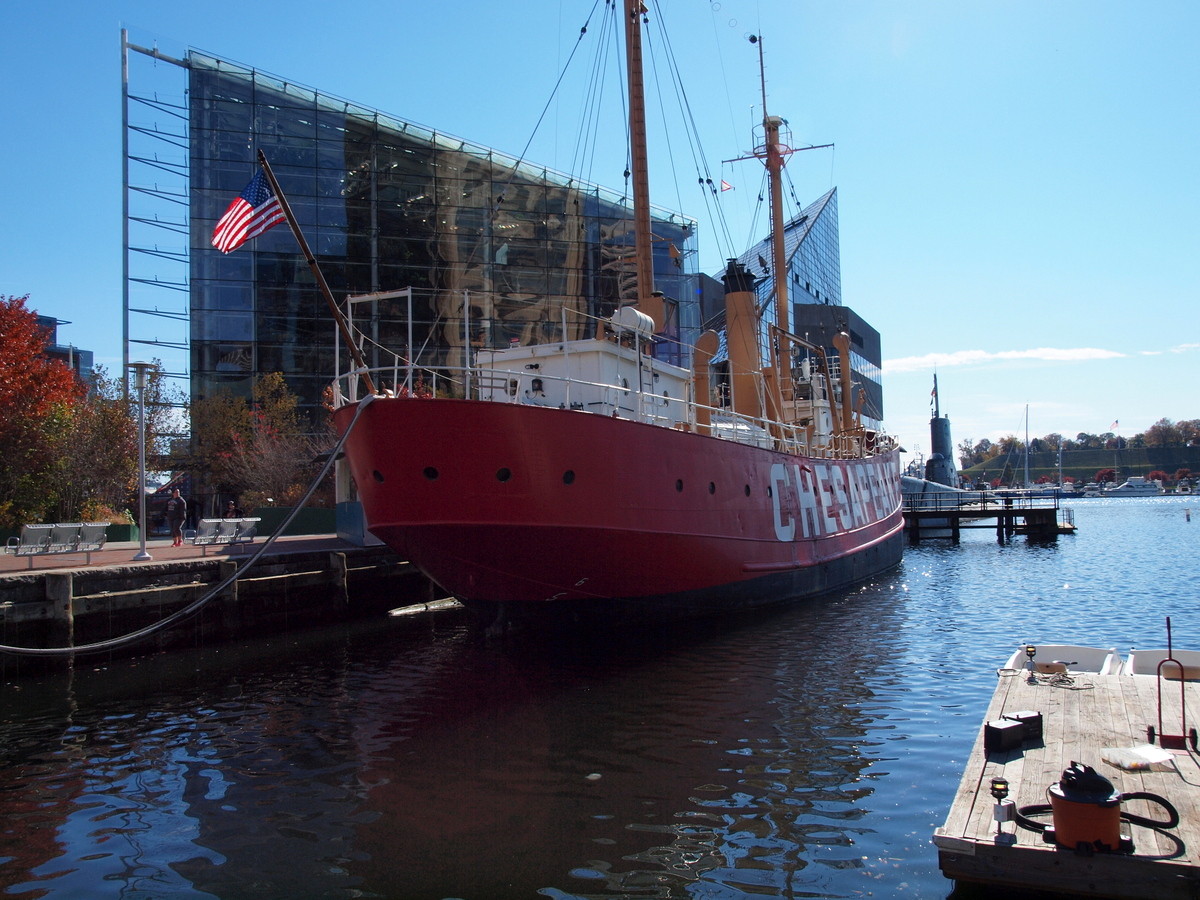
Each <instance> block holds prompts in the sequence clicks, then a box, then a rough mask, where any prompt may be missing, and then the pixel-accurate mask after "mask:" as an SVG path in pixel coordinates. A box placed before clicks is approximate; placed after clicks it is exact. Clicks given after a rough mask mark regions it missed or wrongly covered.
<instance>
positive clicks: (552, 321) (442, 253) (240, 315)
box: [127, 44, 699, 421]
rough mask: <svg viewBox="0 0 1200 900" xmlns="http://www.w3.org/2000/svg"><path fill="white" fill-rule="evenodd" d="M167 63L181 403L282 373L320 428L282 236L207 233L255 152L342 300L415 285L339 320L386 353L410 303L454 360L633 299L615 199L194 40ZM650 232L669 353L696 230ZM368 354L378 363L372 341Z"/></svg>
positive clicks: (300, 293)
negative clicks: (175, 140)
mask: <svg viewBox="0 0 1200 900" xmlns="http://www.w3.org/2000/svg"><path fill="white" fill-rule="evenodd" d="M127 47H128V49H129V50H134V51H137V50H139V49H140V48H137V47H133V46H131V45H128V44H127ZM127 52H128V50H127ZM141 52H142V53H143V54H149V55H154V54H157V51H147V50H144V49H141ZM155 58H156V59H159V60H162V59H163V58H164V57H163V55H162V54H157V55H156V56H155ZM167 61H169V62H174V63H175V64H176V65H178V66H179V67H180V68H181V69H183V70H184V71H185V72H186V79H187V91H186V115H187V122H188V128H187V141H186V146H187V170H188V172H187V174H188V178H187V201H188V213H187V215H188V234H189V246H188V248H187V255H188V259H187V261H186V263H187V269H188V271H187V278H186V283H187V298H188V308H187V314H188V320H189V323H190V328H189V334H188V345H189V351H188V357H189V361H188V366H189V370H190V379H189V380H190V393H191V396H192V398H193V399H195V398H199V397H204V396H207V395H210V394H212V393H214V392H216V391H232V392H235V393H240V394H247V393H248V392H249V389H250V385H251V384H252V383H253V381H254V379H255V378H256V377H258V376H261V375H263V374H266V373H270V372H281V373H283V375H284V377H285V379H286V381H287V383H288V386H289V388H290V389H291V390H292V391H293V392H295V393H296V394H297V395H298V396H299V398H300V401H301V407H302V408H303V409H305V410H306V411H307V412H308V413H309V415H310V417H311V418H312V419H313V421H317V420H318V419H319V417H320V415H321V399H322V391H323V389H324V388H325V387H326V385H328V383H329V382H330V380H331V378H332V377H333V375H334V374H335V368H336V365H335V358H334V357H335V329H334V325H333V321H332V319H331V317H330V314H329V311H328V309H327V307H326V304H325V302H324V299H323V297H322V294H321V292H320V291H319V289H318V286H317V285H316V283H315V282H314V279H313V276H312V274H311V272H310V269H309V267H308V265H307V264H306V260H305V259H304V257H303V255H302V254H301V251H300V249H299V248H298V247H297V245H296V242H295V240H294V239H293V236H292V234H291V233H290V231H289V229H288V228H287V227H286V226H281V227H277V228H275V229H273V230H271V231H269V232H267V233H266V234H263V235H261V236H259V237H257V238H255V239H254V240H252V241H250V242H248V243H247V244H246V245H244V246H243V247H241V248H240V249H238V250H236V251H235V252H232V253H229V254H222V253H220V252H218V251H217V250H214V249H213V248H212V247H211V246H210V245H209V236H210V235H211V233H212V229H213V225H214V223H215V222H216V220H217V219H218V218H219V217H220V216H221V215H222V213H223V212H224V211H225V209H226V207H227V206H228V205H229V203H230V201H231V200H232V199H233V198H234V197H236V196H237V195H238V194H239V193H240V192H241V191H242V189H243V188H245V186H246V185H247V183H248V182H249V180H250V178H251V177H252V175H253V173H254V171H255V166H256V163H255V158H256V157H255V154H256V151H258V150H260V149H261V150H262V151H263V152H264V153H265V155H266V157H267V159H268V161H269V162H270V164H271V166H272V168H273V170H274V171H275V174H276V175H277V176H278V178H279V181H280V184H281V186H282V188H283V190H284V192H285V193H286V195H287V197H288V199H289V201H290V203H291V206H292V208H293V209H294V211H295V213H296V216H297V219H298V221H299V224H300V227H301V229H302V230H303V232H304V233H305V236H306V238H307V240H308V243H309V244H310V246H311V247H312V251H313V253H314V255H315V256H316V258H317V260H318V262H319V263H320V266H321V270H322V272H323V274H324V276H325V278H326V280H327V281H328V282H329V285H330V287H331V289H332V291H333V294H334V296H335V297H336V298H337V299H338V300H339V301H342V300H344V299H345V298H346V297H347V296H358V295H365V294H370V293H377V292H391V291H398V290H403V289H409V288H411V289H412V296H411V300H410V299H409V298H407V297H406V298H404V299H403V300H398V299H395V298H393V299H391V300H381V301H373V302H372V303H371V304H370V305H369V307H366V308H363V307H360V306H356V310H355V316H356V317H358V316H366V317H369V318H370V320H371V323H372V326H371V327H372V333H373V336H374V337H375V338H376V339H377V341H378V343H379V344H380V345H385V346H401V345H403V344H404V342H405V341H406V340H407V339H408V335H409V333H410V332H409V330H408V329H409V313H410V309H411V316H412V324H413V331H412V332H411V334H412V347H411V348H410V349H411V351H412V352H413V354H414V358H417V359H419V360H420V361H421V362H423V363H427V364H428V365H430V366H437V365H439V364H441V365H461V364H462V362H463V356H464V345H465V344H467V343H470V344H471V345H473V346H475V347H507V346H509V345H510V344H512V343H513V342H516V343H519V344H534V343H542V342H548V341H554V340H558V339H561V336H562V333H563V331H564V328H565V330H566V332H567V334H568V335H569V336H570V337H579V336H583V335H585V334H589V333H592V331H594V329H595V328H596V317H600V316H605V315H609V314H611V313H612V312H613V311H614V310H615V309H616V307H617V306H618V305H619V303H620V302H622V301H623V300H628V299H632V297H631V293H630V287H631V284H632V271H633V269H632V259H631V256H630V254H631V253H632V237H631V234H630V228H631V225H630V222H629V219H630V213H629V211H628V206H629V198H627V197H626V196H625V195H623V194H621V193H619V192H614V191H610V190H607V189H605V188H602V187H599V186H597V185H593V184H589V183H586V182H582V181H580V180H578V179H575V178H572V177H570V176H568V175H563V174H561V173H558V172H555V171H552V170H550V169H548V168H546V167H544V166H538V165H534V164H531V163H528V162H524V161H519V160H517V159H514V158H512V157H510V156H507V155H505V154H504V153H502V152H500V151H498V150H494V149H490V148H487V147H482V146H479V145H476V144H472V143H470V142H469V141H466V140H463V139H460V138H457V137H451V136H449V135H446V134H443V133H441V132H438V131H437V130H435V129H431V128H427V127H424V126H420V125H416V124H414V123H411V122H406V121H404V120H402V119H399V118H396V117H393V116H389V115H387V114H385V113H382V112H379V111H377V110H373V109H367V108H365V107H362V106H358V105H356V104H353V103H350V102H347V101H344V100H341V99H338V98H335V97H332V96H329V95H327V94H324V93H322V92H321V91H319V90H315V89H312V88H308V87H303V86H300V85H297V84H296V83H294V82H292V81H285V80H283V79H280V78H277V77H274V76H271V75H267V74H265V73H263V72H260V71H257V70H255V69H253V68H248V67H245V66H242V65H238V64H235V63H231V62H228V61H226V60H223V59H220V58H217V57H215V56H211V55H208V54H205V53H201V52H199V51H196V50H189V51H188V52H187V53H186V55H185V56H183V58H175V59H168V60H167ZM143 218H144V217H143ZM653 229H654V233H655V235H656V238H658V240H657V241H656V246H655V262H654V265H655V282H656V285H655V286H656V288H657V289H658V290H661V291H663V292H664V294H665V295H666V299H667V308H668V329H669V334H668V337H669V339H670V340H669V342H668V343H667V345H666V346H664V347H663V348H662V354H661V355H663V356H665V357H666V358H668V359H671V358H672V357H674V359H675V360H680V359H681V358H682V355H683V354H684V353H686V351H685V350H683V349H681V348H684V347H688V346H690V345H691V343H692V341H694V339H695V337H696V335H697V334H698V333H699V330H698V329H699V304H698V301H697V300H696V297H695V291H694V283H695V275H696V273H695V269H694V266H695V262H694V260H695V258H696V252H695V243H696V227H695V222H694V221H693V220H692V219H689V218H687V217H685V216H683V215H681V214H679V213H670V212H667V211H661V210H660V211H656V213H655V215H654V217H653ZM144 280H145V279H143V281H144ZM410 304H411V306H410ZM127 309H128V305H127ZM367 356H368V361H369V362H372V363H377V362H380V359H379V356H380V351H378V350H377V348H375V347H370V348H367ZM384 362H386V360H384Z"/></svg>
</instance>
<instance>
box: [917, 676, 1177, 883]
mask: <svg viewBox="0 0 1200 900" xmlns="http://www.w3.org/2000/svg"><path fill="white" fill-rule="evenodd" d="M1186 674H1189V675H1190V674H1195V673H1194V672H1191V671H1189V672H1187V673H1186ZM1028 678H1029V673H1028V672H1027V671H1026V670H1023V669H1022V670H1014V669H1001V670H1000V678H999V683H998V684H997V686H996V693H995V695H994V696H993V697H992V701H991V704H990V705H989V707H988V710H987V718H986V720H985V722H1000V721H1004V717H1005V716H1013V715H1014V714H1015V713H1018V712H1024V711H1033V712H1038V713H1040V714H1041V728H1042V735H1041V738H1040V739H1038V738H1036V737H1034V738H1032V739H1026V740H1024V741H1023V742H1022V743H1021V744H1020V745H1019V746H1013V747H1012V748H1011V749H1008V750H995V749H993V750H991V751H989V750H987V749H986V747H985V744H987V743H989V742H987V741H985V735H986V733H987V728H986V725H985V727H984V728H983V729H981V732H980V735H979V738H978V740H976V742H975V746H974V748H973V749H972V751H971V756H970V759H969V760H968V762H967V765H966V771H965V772H964V774H963V778H962V782H961V784H960V785H959V787H958V792H957V794H956V795H955V797H954V801H953V804H952V805H951V807H950V812H949V815H948V816H947V817H946V823H945V824H944V825H943V826H942V827H941V828H939V829H937V831H936V832H935V833H934V837H933V842H934V844H935V845H936V846H937V848H938V864H939V866H940V867H941V870H942V873H943V874H944V875H945V876H946V877H947V878H951V879H954V880H956V881H961V882H973V883H977V884H983V885H993V886H996V887H1001V888H1019V889H1023V890H1032V891H1046V892H1050V893H1059V894H1067V895H1076V896H1078V895H1082V896H1089V897H1108V898H1153V900H1175V898H1197V897H1200V764H1198V757H1197V754H1196V753H1195V751H1194V747H1193V740H1194V738H1191V737H1190V732H1191V730H1192V728H1193V727H1194V722H1195V721H1197V720H1198V719H1200V682H1197V681H1193V680H1189V681H1181V680H1170V679H1166V678H1164V679H1162V681H1161V682H1160V680H1159V678H1158V677H1157V676H1155V675H1128V674H1122V675H1117V674H1113V675H1100V674H1092V673H1068V674H1067V675H1065V676H1064V675H1046V674H1039V675H1037V676H1036V680H1035V682H1034V683H1030V682H1029V680H1028ZM1160 687H1161V691H1160ZM1160 697H1161V722H1162V727H1161V728H1159V722H1160ZM1185 716H1186V718H1187V721H1186V722H1185V721H1184V717H1185ZM1148 726H1153V727H1154V729H1155V737H1156V741H1157V743H1156V744H1155V746H1156V747H1159V748H1160V749H1162V748H1161V747H1160V745H1161V744H1162V743H1166V744H1168V746H1170V745H1182V747H1181V748H1180V749H1171V750H1170V753H1171V757H1172V760H1171V762H1170V763H1167V764H1166V766H1167V767H1168V768H1169V770H1165V771H1156V770H1151V769H1147V770H1142V771H1128V770H1126V769H1122V768H1118V767H1117V766H1115V765H1111V764H1109V763H1106V762H1103V761H1102V758H1103V757H1104V756H1106V755H1107V756H1110V757H1111V756H1113V754H1112V753H1111V751H1110V752H1109V753H1107V754H1106V753H1105V752H1104V751H1105V750H1106V749H1109V748H1116V749H1122V748H1124V749H1128V748H1132V747H1135V746H1138V745H1142V746H1144V745H1146V744H1147V742H1148V737H1149V735H1148V731H1147V728H1148ZM1164 732H1165V733H1166V735H1167V736H1168V738H1167V739H1166V740H1164V739H1163V738H1162V735H1163V734H1164ZM1176 738H1180V739H1179V740H1176ZM990 743H991V745H992V746H993V747H994V746H996V744H997V743H998V742H997V741H996V734H995V731H993V734H992V741H991V742H990ZM1073 761H1078V762H1079V763H1081V764H1084V765H1088V766H1091V767H1093V768H1094V769H1095V770H1096V772H1098V773H1099V774H1101V775H1103V776H1104V778H1106V779H1108V781H1110V782H1111V783H1112V785H1113V787H1114V789H1115V790H1116V791H1120V792H1122V793H1131V792H1135V791H1145V792H1149V793H1152V794H1155V795H1157V796H1159V797H1162V798H1165V799H1166V800H1167V801H1169V802H1170V803H1171V804H1172V805H1173V806H1174V807H1175V808H1176V809H1177V810H1178V813H1179V817H1180V822H1179V824H1178V826H1176V827H1174V828H1161V827H1154V828H1152V827H1146V826H1143V825H1140V824H1131V823H1128V822H1126V821H1125V820H1124V819H1122V821H1121V834H1122V837H1128V838H1131V839H1132V850H1129V851H1127V852H1121V851H1117V852H1104V851H1094V852H1088V851H1087V850H1086V849H1083V850H1080V849H1068V848H1065V847H1060V846H1057V845H1054V844H1050V843H1047V842H1046V841H1045V840H1044V836H1043V835H1042V834H1040V833H1038V832H1037V831H1035V830H1031V829H1029V828H1027V827H1024V826H1021V825H1019V824H1018V823H1016V822H1004V823H1002V826H1001V829H1002V830H1001V833H998V832H997V828H998V825H997V822H996V819H995V813H994V810H995V807H996V805H997V800H996V799H995V798H994V796H993V794H992V779H993V778H996V777H1000V778H1003V779H1005V780H1006V781H1007V782H1008V787H1009V790H1010V794H1009V796H1008V799H1009V800H1012V801H1014V802H1015V805H1016V807H1017V808H1018V809H1020V808H1023V807H1029V806H1034V805H1039V804H1040V805H1043V806H1044V805H1046V804H1047V803H1048V798H1047V790H1048V788H1049V787H1050V786H1051V785H1057V784H1058V782H1059V780H1060V778H1061V777H1062V776H1063V773H1064V770H1066V769H1067V768H1068V767H1069V766H1071V764H1072V762H1073ZM1120 809H1121V812H1122V814H1125V813H1132V814H1134V815H1136V816H1141V817H1143V818H1146V819H1151V820H1156V821H1162V820H1163V819H1164V818H1167V813H1166V811H1165V810H1164V808H1163V807H1161V806H1160V805H1158V804H1157V803H1153V802H1148V801H1145V800H1140V799H1139V800H1124V801H1122V802H1121V804H1120ZM1030 818H1031V820H1032V821H1035V822H1036V821H1040V822H1042V823H1043V824H1053V819H1052V817H1051V815H1050V814H1049V813H1048V812H1045V813H1038V814H1034V815H1031V816H1030Z"/></svg>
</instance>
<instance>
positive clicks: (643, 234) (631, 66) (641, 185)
mask: <svg viewBox="0 0 1200 900" xmlns="http://www.w3.org/2000/svg"><path fill="white" fill-rule="evenodd" d="M645 12H646V7H645V5H644V4H643V3H642V0H625V67H626V78H627V79H628V82H629V157H630V172H631V175H632V177H633V234H634V252H635V261H636V265H637V287H636V291H637V295H636V296H637V306H638V309H639V310H640V311H641V312H643V313H645V314H646V315H648V316H649V317H650V318H651V319H653V320H654V333H655V334H657V333H658V332H660V331H662V328H663V324H664V319H665V315H664V312H663V302H662V297H661V295H659V294H656V293H655V291H654V262H653V253H652V250H651V246H652V241H653V235H652V234H651V232H650V174H649V172H648V165H647V155H646V93H645V86H644V81H643V75H642V22H641V20H642V16H643V15H644V14H645Z"/></svg>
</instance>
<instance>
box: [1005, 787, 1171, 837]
mask: <svg viewBox="0 0 1200 900" xmlns="http://www.w3.org/2000/svg"><path fill="white" fill-rule="evenodd" d="M1117 800H1118V801H1125V800H1149V801H1150V802H1151V803H1157V804H1158V805H1159V806H1161V807H1162V808H1163V809H1165V810H1166V811H1167V818H1166V819H1165V820H1163V821H1159V820H1157V819H1150V818H1147V817H1146V816H1139V815H1136V814H1135V813H1129V812H1123V813H1121V818H1122V819H1124V820H1125V821H1126V822H1129V823H1130V824H1133V825H1142V826H1144V827H1146V828H1174V827H1175V826H1177V825H1178V824H1179V810H1177V809H1176V808H1175V807H1174V806H1173V805H1172V804H1171V801H1170V800H1168V799H1166V798H1165V797H1160V796H1158V794H1151V793H1149V792H1148V791H1130V792H1129V793H1127V794H1118V795H1117ZM1051 810H1052V807H1051V806H1050V804H1049V803H1035V804H1033V805H1032V806H1018V807H1017V809H1016V814H1017V824H1018V825H1020V826H1022V827H1024V828H1027V829H1029V830H1030V831H1036V832H1038V833H1039V834H1040V833H1042V832H1044V831H1045V830H1046V823H1044V822H1037V821H1035V820H1034V819H1032V818H1030V816H1041V815H1045V814H1046V813H1048V812H1050V811H1051Z"/></svg>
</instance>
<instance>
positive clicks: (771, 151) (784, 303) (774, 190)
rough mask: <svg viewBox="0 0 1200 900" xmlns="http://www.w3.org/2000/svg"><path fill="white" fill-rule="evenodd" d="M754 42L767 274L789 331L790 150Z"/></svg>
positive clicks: (787, 361) (784, 376)
mask: <svg viewBox="0 0 1200 900" xmlns="http://www.w3.org/2000/svg"><path fill="white" fill-rule="evenodd" d="M751 41H752V42H753V43H756V44H758V77H759V82H760V85H761V88H762V102H763V146H762V147H761V148H759V151H758V153H756V154H755V155H756V156H759V157H760V158H761V159H762V160H763V161H764V162H765V164H766V166H767V183H768V185H769V187H770V199H771V273H772V275H773V276H774V277H773V278H772V284H773V285H774V288H775V322H776V324H777V325H778V326H779V330H780V331H783V332H785V333H787V332H790V331H791V330H792V328H791V322H790V317H791V316H790V313H791V310H790V307H789V306H788V285H787V259H786V257H785V255H784V247H783V166H784V157H785V156H786V155H787V154H788V153H791V152H792V151H791V149H790V148H788V147H785V146H784V145H783V143H782V142H781V141H780V140H779V126H780V125H782V124H783V119H781V118H779V116H772V115H768V113H767V70H766V63H765V61H764V59H763V45H762V38H761V37H758V36H757V35H755V36H753V37H751ZM791 356H792V355H791V354H790V353H781V354H780V355H779V359H778V360H777V365H778V366H779V381H780V383H781V384H791V380H792V375H791V368H792V359H791Z"/></svg>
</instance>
